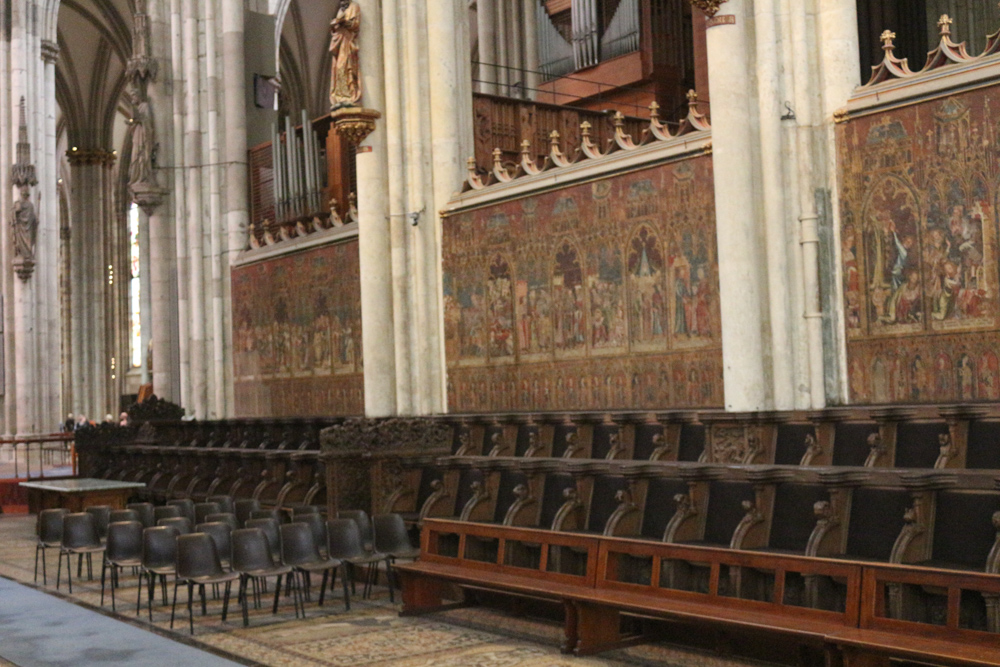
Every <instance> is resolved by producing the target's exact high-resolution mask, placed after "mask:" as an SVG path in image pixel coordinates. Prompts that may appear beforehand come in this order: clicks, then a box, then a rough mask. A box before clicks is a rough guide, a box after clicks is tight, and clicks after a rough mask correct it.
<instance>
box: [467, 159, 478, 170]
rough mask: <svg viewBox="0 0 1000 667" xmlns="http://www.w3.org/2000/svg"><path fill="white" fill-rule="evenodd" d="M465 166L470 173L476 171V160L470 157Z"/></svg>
mask: <svg viewBox="0 0 1000 667" xmlns="http://www.w3.org/2000/svg"><path fill="white" fill-rule="evenodd" d="M465 166H466V167H468V168H469V171H475V170H476V158H474V157H470V158H469V159H468V160H466V161H465Z"/></svg>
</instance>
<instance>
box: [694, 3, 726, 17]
mask: <svg viewBox="0 0 1000 667" xmlns="http://www.w3.org/2000/svg"><path fill="white" fill-rule="evenodd" d="M726 1H727V0H691V4H692V5H693V6H694V7H696V8H698V9H700V10H701V11H702V12H704V13H705V16H707V17H708V18H712V17H713V16H715V15H716V14H717V13H718V12H719V7H721V6H722V5H723V4H725V2H726Z"/></svg>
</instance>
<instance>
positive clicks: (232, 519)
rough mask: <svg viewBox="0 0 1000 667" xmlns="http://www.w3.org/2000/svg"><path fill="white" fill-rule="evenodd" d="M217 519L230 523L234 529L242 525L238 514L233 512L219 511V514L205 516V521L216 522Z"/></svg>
mask: <svg viewBox="0 0 1000 667" xmlns="http://www.w3.org/2000/svg"><path fill="white" fill-rule="evenodd" d="M216 521H221V522H222V523H228V524H229V527H230V528H231V529H232V530H236V529H237V528H239V527H240V522H239V520H238V519H237V518H236V515H235V514H233V513H231V512H219V513H218V514H209V515H208V516H207V517H205V523H214V522H216Z"/></svg>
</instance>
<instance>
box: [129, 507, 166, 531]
mask: <svg viewBox="0 0 1000 667" xmlns="http://www.w3.org/2000/svg"><path fill="white" fill-rule="evenodd" d="M125 508H126V509H130V510H134V511H135V512H136V513H137V514H138V515H139V521H141V522H142V525H143V527H144V528H152V527H153V526H155V525H156V508H155V507H153V503H129V504H128V505H126V506H125ZM164 518H165V517H164Z"/></svg>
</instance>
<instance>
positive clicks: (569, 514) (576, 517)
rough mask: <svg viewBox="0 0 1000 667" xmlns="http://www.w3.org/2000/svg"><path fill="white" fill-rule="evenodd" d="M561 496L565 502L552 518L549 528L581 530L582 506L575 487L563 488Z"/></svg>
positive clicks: (582, 521)
mask: <svg viewBox="0 0 1000 667" xmlns="http://www.w3.org/2000/svg"><path fill="white" fill-rule="evenodd" d="M563 498H565V499H566V502H564V503H563V504H562V507H560V508H559V511H558V512H556V517H555V518H554V519H553V520H552V528H551V530H555V531H573V530H581V529H582V528H583V524H584V516H583V514H584V507H583V503H581V502H580V498H579V496H578V494H577V491H576V489H575V488H572V487H570V488H568V489H563Z"/></svg>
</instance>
